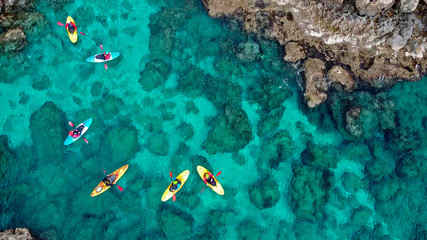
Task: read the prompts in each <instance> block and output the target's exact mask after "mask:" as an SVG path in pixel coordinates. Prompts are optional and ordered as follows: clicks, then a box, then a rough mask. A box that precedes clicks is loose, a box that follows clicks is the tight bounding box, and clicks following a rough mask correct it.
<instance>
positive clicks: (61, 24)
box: [56, 22, 86, 35]
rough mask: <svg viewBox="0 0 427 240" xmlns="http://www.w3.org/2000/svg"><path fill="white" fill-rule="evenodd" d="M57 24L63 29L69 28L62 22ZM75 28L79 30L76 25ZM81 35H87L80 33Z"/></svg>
mask: <svg viewBox="0 0 427 240" xmlns="http://www.w3.org/2000/svg"><path fill="white" fill-rule="evenodd" d="M56 24H58V25H59V26H61V27H65V28H67V26H65V25H64V24H63V23H61V22H57V23H56ZM74 27H75V28H76V29H77V27H76V25H74ZM79 33H80V34H81V35H86V34H84V33H82V32H79Z"/></svg>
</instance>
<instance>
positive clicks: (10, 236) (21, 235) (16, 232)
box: [0, 228, 34, 240]
mask: <svg viewBox="0 0 427 240" xmlns="http://www.w3.org/2000/svg"><path fill="white" fill-rule="evenodd" d="M0 239H2V240H34V238H33V236H31V233H30V229H28V228H15V229H8V230H6V231H4V232H0Z"/></svg>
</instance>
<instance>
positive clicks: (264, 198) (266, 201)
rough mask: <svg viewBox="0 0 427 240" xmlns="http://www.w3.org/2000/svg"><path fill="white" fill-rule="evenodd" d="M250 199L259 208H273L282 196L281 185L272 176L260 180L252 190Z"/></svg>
mask: <svg viewBox="0 0 427 240" xmlns="http://www.w3.org/2000/svg"><path fill="white" fill-rule="evenodd" d="M249 195H250V200H251V203H252V204H253V205H255V207H257V208H258V209H266V208H271V207H274V205H276V203H277V201H279V198H280V192H279V186H278V185H277V183H276V181H274V180H273V179H271V178H267V179H263V180H260V181H258V184H256V185H255V186H254V187H252V189H251V190H250V193H249Z"/></svg>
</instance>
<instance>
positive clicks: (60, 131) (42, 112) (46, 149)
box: [30, 101, 67, 162]
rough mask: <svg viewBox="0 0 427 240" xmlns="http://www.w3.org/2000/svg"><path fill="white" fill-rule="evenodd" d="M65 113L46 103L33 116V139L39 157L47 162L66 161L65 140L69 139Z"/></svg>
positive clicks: (31, 127) (31, 118)
mask: <svg viewBox="0 0 427 240" xmlns="http://www.w3.org/2000/svg"><path fill="white" fill-rule="evenodd" d="M66 123H67V121H66V116H65V113H64V112H63V111H62V110H61V109H60V108H58V107H57V106H56V105H55V104H54V103H53V102H50V101H49V102H46V103H45V104H43V106H41V107H40V109H39V110H37V111H35V112H34V113H33V114H31V117H30V129H31V138H32V139H33V143H34V147H35V150H36V153H37V156H38V157H39V158H40V159H41V158H43V159H44V160H45V161H55V162H61V161H62V160H63V159H64V144H63V143H64V140H65V138H66V137H67V129H66V126H67V125H66Z"/></svg>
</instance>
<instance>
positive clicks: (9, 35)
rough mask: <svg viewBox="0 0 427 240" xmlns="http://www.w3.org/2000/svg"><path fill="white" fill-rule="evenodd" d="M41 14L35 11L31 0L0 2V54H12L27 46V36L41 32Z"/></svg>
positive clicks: (42, 19)
mask: <svg viewBox="0 0 427 240" xmlns="http://www.w3.org/2000/svg"><path fill="white" fill-rule="evenodd" d="M45 24H46V20H45V17H44V15H43V14H41V13H39V12H36V11H35V6H34V2H33V1H32V0H20V1H19V0H0V53H6V54H9V53H13V52H16V51H19V50H21V49H23V48H24V47H25V46H26V45H27V44H28V42H27V35H28V34H32V33H37V32H39V31H41V30H42V29H43V28H44V26H45Z"/></svg>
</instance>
